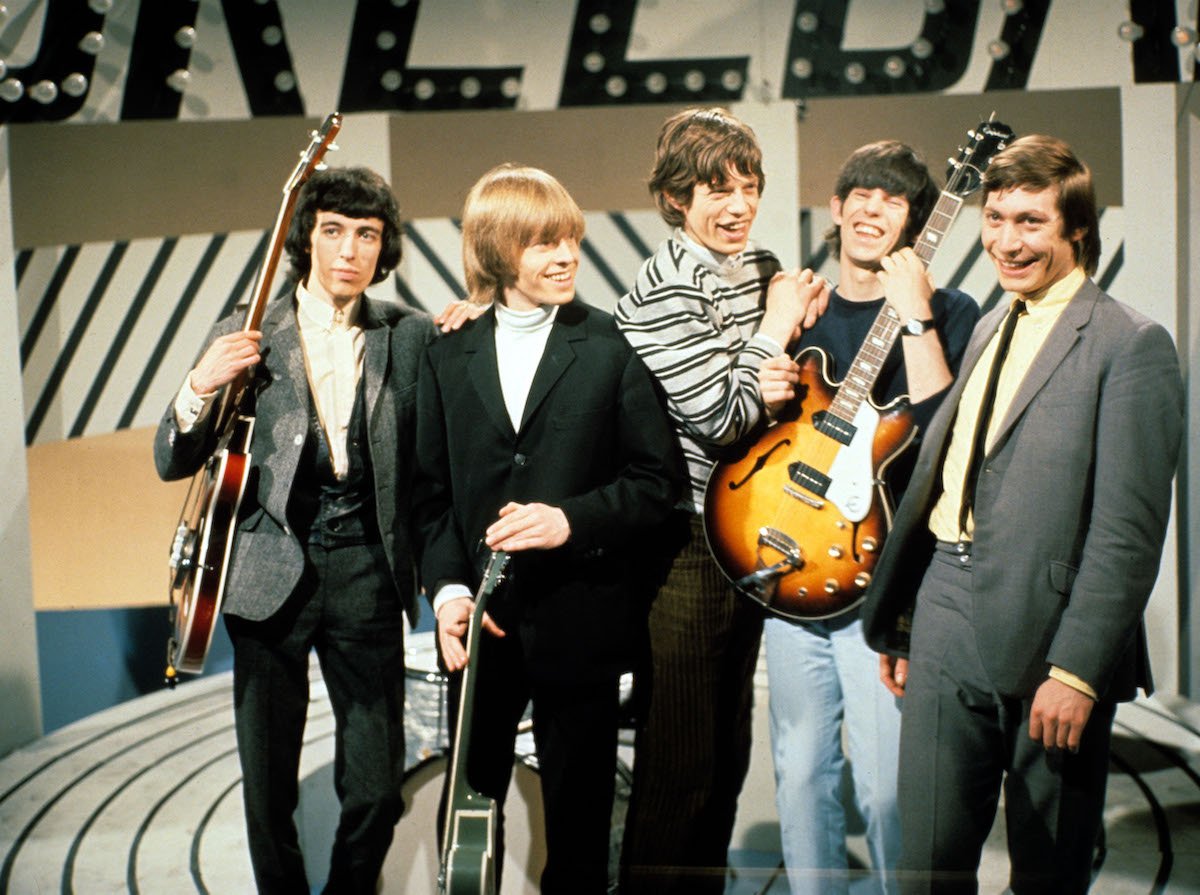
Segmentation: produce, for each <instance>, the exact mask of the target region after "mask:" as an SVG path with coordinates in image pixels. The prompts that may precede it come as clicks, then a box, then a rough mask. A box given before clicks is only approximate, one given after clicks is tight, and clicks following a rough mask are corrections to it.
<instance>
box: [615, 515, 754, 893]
mask: <svg viewBox="0 0 1200 895" xmlns="http://www.w3.org/2000/svg"><path fill="white" fill-rule="evenodd" d="M672 525H673V526H675V528H674V530H673V532H672V534H673V536H674V537H675V538H676V544H677V547H678V550H677V552H676V553H675V558H674V561H673V563H672V565H671V569H670V572H669V573H668V575H667V579H666V582H665V583H664V584H663V586H662V587H661V588H660V589H659V591H658V594H657V596H656V597H655V599H654V602H653V603H652V604H651V607H650V620H649V624H650V660H649V664H648V666H646V667H644V668H640V669H639V670H638V671H637V673H636V674H635V679H634V698H635V705H636V709H635V711H636V712H637V716H638V722H639V723H638V728H637V733H636V739H635V741H634V763H633V785H632V789H631V791H630V796H629V809H628V812H627V814H626V820H625V838H624V843H623V847H622V853H621V892H622V895H635V893H642V892H645V893H653V895H666V893H671V892H681V893H688V895H693V893H721V892H724V890H725V873H726V865H727V863H728V851H729V840H730V838H731V836H732V835H733V822H734V816H735V814H736V811H737V799H738V794H739V793H740V792H741V789H742V783H743V782H744V781H745V778H746V771H747V770H748V769H749V766H750V713H751V708H752V705H753V696H754V692H753V678H754V666H755V663H756V662H757V660H758V647H759V642H760V640H761V639H762V612H761V610H760V609H759V607H758V606H757V605H755V604H754V603H752V602H751V601H750V600H747V599H745V598H744V597H741V596H739V595H738V594H736V593H735V592H734V590H733V588H732V587H731V586H730V584H729V582H728V580H726V578H725V576H724V575H723V574H722V573H721V570H720V569H719V568H718V567H717V566H716V564H715V562H714V561H713V559H712V557H711V555H710V554H709V551H708V547H707V545H706V543H705V539H704V529H703V523H702V520H701V519H700V517H699V516H695V515H692V514H686V515H680V516H679V517H677V518H675V519H674V520H672Z"/></svg>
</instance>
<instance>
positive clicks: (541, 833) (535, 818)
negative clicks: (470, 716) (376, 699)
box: [380, 631, 633, 895]
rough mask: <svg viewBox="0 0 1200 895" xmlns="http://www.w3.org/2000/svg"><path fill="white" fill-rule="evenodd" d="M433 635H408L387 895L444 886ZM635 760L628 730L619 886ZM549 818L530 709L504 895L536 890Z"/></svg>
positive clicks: (620, 797)
mask: <svg viewBox="0 0 1200 895" xmlns="http://www.w3.org/2000/svg"><path fill="white" fill-rule="evenodd" d="M434 637H435V635H434V632H432V631H422V632H417V633H410V634H408V635H407V637H406V640H407V644H406V646H405V650H404V658H405V688H404V690H405V694H404V695H405V706H404V732H405V740H406V744H407V756H406V761H405V768H406V771H405V787H404V800H405V805H406V809H405V812H404V817H402V818H401V820H400V823H399V824H398V825H397V827H396V837H395V839H394V840H393V842H392V848H391V850H390V851H389V852H388V857H387V861H386V862H385V863H384V867H383V875H382V876H383V885H382V887H381V889H380V891H381V892H382V893H390V892H435V891H437V875H438V858H439V856H438V851H437V841H436V839H437V837H436V835H435V831H436V829H437V811H438V801H439V799H440V797H441V792H442V783H443V778H444V776H445V773H446V769H447V767H448V765H449V748H450V740H449V724H450V718H449V708H448V695H449V694H448V690H449V675H447V674H446V673H445V672H444V671H442V670H441V669H440V668H439V667H438V661H437V645H436V642H435V640H434ZM629 691H630V683H629V676H628V675H627V676H626V677H624V678H623V679H622V681H621V693H622V699H623V700H625V699H626V698H627V696H628V693H629ZM632 760H633V750H632V731H631V730H626V729H622V731H621V737H620V745H619V747H618V755H617V761H616V778H617V779H616V798H615V799H614V800H613V824H612V832H611V836H612V839H611V850H610V854H611V855H612V861H611V874H612V880H613V885H614V887H615V880H616V867H617V858H618V856H619V853H620V845H621V835H622V833H623V831H624V828H625V807H626V805H627V803H628V799H629V784H630V779H631V777H632V773H631V771H630V765H631V764H632ZM544 824H545V822H544V818H543V817H542V796H541V781H540V778H539V776H538V763H537V753H536V750H535V748H534V744H533V730H532V722H531V721H530V720H529V717H528V714H527V715H526V718H525V720H524V721H523V722H522V723H521V726H520V728H519V730H518V735H517V762H516V766H515V768H514V770H513V781H512V784H511V785H510V787H509V792H508V799H507V802H506V805H505V837H504V838H505V854H504V870H503V885H502V887H501V892H500V895H524V893H526V892H528V893H531V895H532V893H536V892H537V891H538V880H539V878H540V876H541V872H542V867H543V865H544V864H545V860H546V855H545V841H546V840H545V825H544Z"/></svg>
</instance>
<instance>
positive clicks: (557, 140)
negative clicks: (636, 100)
mask: <svg viewBox="0 0 1200 895" xmlns="http://www.w3.org/2000/svg"><path fill="white" fill-rule="evenodd" d="M682 108H684V107H683V106H626V107H621V108H603V109H590V108H589V109H560V110H557V111H550V112H511V111H496V112H442V113H439V114H436V115H403V116H401V115H397V116H395V117H393V119H392V178H393V182H394V184H393V185H394V186H395V188H396V193H397V195H399V196H400V201H401V204H402V205H403V207H404V209H405V213H406V214H408V215H409V216H411V217H457V216H459V215H460V214H461V212H462V205H463V200H464V199H465V198H466V195H467V191H468V190H469V189H470V188H471V185H472V184H473V183H475V181H476V180H478V179H479V177H480V175H482V174H483V173H484V172H485V171H487V170H488V169H489V168H491V167H493V166H494V165H498V164H500V163H501V162H517V163H520V164H526V165H534V166H536V167H540V168H545V169H546V170H548V171H549V172H550V173H552V174H553V175H554V176H555V177H557V178H558V179H559V180H561V181H562V183H563V185H564V186H566V188H567V189H568V191H570V193H571V195H572V196H574V197H575V201H577V202H578V203H579V204H580V206H581V207H583V208H584V209H585V210H591V211H609V210H613V209H622V210H629V209H635V208H650V207H652V202H651V201H650V196H649V193H648V192H647V190H646V181H647V179H648V177H649V173H650V167H651V165H652V164H653V162H654V145H655V142H656V141H657V139H658V131H659V128H660V127H661V126H662V123H663V121H664V119H666V118H667V116H669V115H671V114H673V113H674V112H676V111H678V110H679V109H682Z"/></svg>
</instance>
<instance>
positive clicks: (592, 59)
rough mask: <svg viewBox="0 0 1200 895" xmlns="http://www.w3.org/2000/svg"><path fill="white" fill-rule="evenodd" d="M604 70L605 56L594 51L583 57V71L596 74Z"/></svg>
mask: <svg viewBox="0 0 1200 895" xmlns="http://www.w3.org/2000/svg"><path fill="white" fill-rule="evenodd" d="M603 68H604V56H603V54H601V53H597V52H595V51H594V50H593V51H592V52H591V53H588V54H587V55H586V56H584V57H583V70H584V71H589V72H591V73H592V74H596V73H597V72H599V71H601V70H602V69H603Z"/></svg>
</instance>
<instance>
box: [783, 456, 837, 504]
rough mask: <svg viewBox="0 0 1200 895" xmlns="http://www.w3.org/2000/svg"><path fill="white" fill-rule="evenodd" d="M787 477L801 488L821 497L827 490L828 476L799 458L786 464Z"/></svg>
mask: <svg viewBox="0 0 1200 895" xmlns="http://www.w3.org/2000/svg"><path fill="white" fill-rule="evenodd" d="M788 477H789V478H790V479H791V480H792V481H793V482H795V483H796V484H797V485H799V486H800V487H801V488H804V489H806V490H808V491H811V492H812V493H813V494H819V495H820V496H821V497H824V496H825V492H826V491H828V490H829V476H827V475H825V473H823V472H821V471H820V470H819V469H814V468H813V467H811V466H809V465H808V464H807V463H804V462H802V461H800V460H797V461H796V462H795V463H789V464H788Z"/></svg>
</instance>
